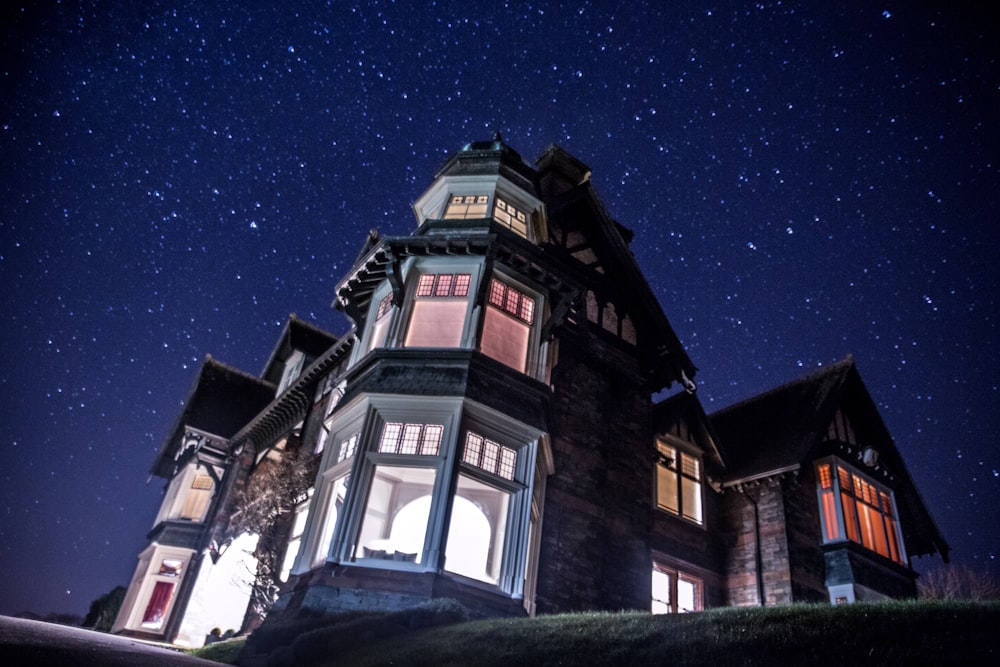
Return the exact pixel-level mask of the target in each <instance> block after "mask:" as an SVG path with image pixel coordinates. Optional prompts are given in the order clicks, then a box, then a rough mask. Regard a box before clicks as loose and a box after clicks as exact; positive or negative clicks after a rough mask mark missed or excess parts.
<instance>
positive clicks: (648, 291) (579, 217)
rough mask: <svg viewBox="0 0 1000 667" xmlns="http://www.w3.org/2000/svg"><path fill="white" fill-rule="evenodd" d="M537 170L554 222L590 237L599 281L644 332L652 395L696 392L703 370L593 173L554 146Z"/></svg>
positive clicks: (642, 342)
mask: <svg viewBox="0 0 1000 667" xmlns="http://www.w3.org/2000/svg"><path fill="white" fill-rule="evenodd" d="M538 165H539V168H540V169H541V170H542V171H541V173H540V179H541V183H542V186H543V191H544V194H545V195H546V196H547V199H546V203H547V207H548V214H549V218H550V219H551V220H553V221H556V222H557V223H558V224H560V226H562V227H564V228H565V229H579V230H581V232H582V233H583V234H584V236H586V237H587V239H588V241H589V243H590V246H591V247H592V249H593V251H594V253H595V254H596V255H597V256H598V258H599V265H600V267H601V268H602V270H603V273H602V274H600V275H602V276H603V281H604V283H605V284H606V285H607V287H608V290H609V291H611V290H613V291H614V293H615V297H614V298H615V300H616V301H617V302H618V303H616V305H620V306H622V307H623V309H624V311H623V312H624V313H626V314H628V315H629V316H630V317H631V319H632V320H633V322H634V324H635V327H636V330H637V331H638V332H639V346H640V352H641V353H642V354H643V356H644V362H643V363H644V367H645V368H646V369H647V371H648V372H649V379H650V382H651V386H652V387H653V390H654V391H655V390H657V389H660V388H662V387H669V386H670V385H671V384H673V383H674V382H678V383H680V384H681V385H683V386H685V387H688V388H692V387H693V384H692V383H691V380H693V378H694V376H695V375H696V374H697V372H698V368H697V367H696V366H695V365H694V363H693V362H692V361H691V358H690V357H688V355H687V352H686V351H685V350H684V347H683V346H682V345H681V342H680V339H679V338H678V337H677V334H676V332H675V331H674V328H673V326H672V325H671V324H670V321H669V320H668V319H667V316H666V314H665V313H664V312H663V307H662V305H661V304H660V301H659V299H658V298H657V297H656V295H655V294H654V293H653V290H652V288H651V287H650V286H649V282H648V281H647V280H646V276H645V274H644V273H643V271H642V269H641V268H639V264H638V263H637V262H636V259H635V255H633V254H632V250H631V248H630V247H629V243H630V242H631V241H632V231H631V230H630V229H628V228H626V227H624V226H623V225H621V224H620V223H619V222H618V221H617V220H615V219H614V218H612V217H611V215H610V213H609V212H608V210H607V208H605V206H604V203H603V202H602V201H601V198H600V197H599V196H598V195H597V191H596V190H595V189H594V186H593V183H592V182H591V179H590V168H589V167H587V166H586V165H585V164H583V163H582V162H580V161H579V160H577V159H576V158H574V157H573V156H571V155H570V154H569V153H567V152H566V151H565V150H563V149H562V148H560V147H558V146H554V145H553V146H549V148H547V149H546V151H545V152H544V153H543V154H542V155H541V156H540V157H539V158H538ZM574 181H576V183H575V184H573V185H571V184H572V183H573V182H574ZM591 282H592V281H591Z"/></svg>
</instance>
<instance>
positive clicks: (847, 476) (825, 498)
mask: <svg viewBox="0 0 1000 667" xmlns="http://www.w3.org/2000/svg"><path fill="white" fill-rule="evenodd" d="M813 468H814V474H815V476H816V501H817V509H818V512H819V520H820V525H819V530H820V538H821V541H822V544H845V543H849V542H853V543H854V544H857V545H858V546H860V547H862V548H863V549H865V550H866V551H867V552H871V553H874V554H878V555H879V556H881V557H883V558H886V559H888V560H891V561H892V562H894V563H896V564H898V565H902V566H904V567H908V562H909V559H908V557H907V555H906V547H905V544H904V542H903V531H902V527H901V526H900V520H899V506H898V505H897V503H896V496H895V493H894V492H893V490H892V489H890V488H889V487H887V486H884V485H882V484H880V483H879V482H877V481H876V480H874V479H873V478H872V477H871V476H869V475H867V474H865V473H864V472H862V471H861V470H859V469H858V468H855V467H854V466H852V465H850V464H849V463H847V462H846V461H844V460H843V459H840V458H838V457H835V456H831V457H828V458H824V459H820V460H818V461H816V462H815V464H814V466H813ZM845 480H850V484H849V487H850V488H848V489H846V490H845V489H844V485H845ZM864 485H867V487H870V491H868V490H867V489H865V486H864ZM859 493H860V494H861V496H862V497H859V496H858V494H859ZM869 493H870V494H871V497H873V498H875V499H876V500H877V502H878V506H874V505H872V504H871V503H870V502H868V501H867V500H866V499H865V498H864V497H863V496H864V495H868V494H869ZM845 500H847V501H850V504H851V507H850V509H851V511H850V512H849V511H847V510H846V509H845V507H844V505H845ZM859 505H863V506H864V507H865V508H868V509H869V510H872V511H874V513H875V514H876V515H877V517H878V525H879V526H881V527H882V540H883V544H884V545H885V552H884V553H883V552H882V551H880V550H879V548H878V547H879V546H880V544H879V541H878V536H877V535H874V534H870V535H869V536H870V538H871V539H872V541H873V544H871V545H870V544H868V543H867V541H868V540H866V535H864V534H862V529H863V524H865V523H867V524H868V526H869V528H871V529H874V528H875V526H874V525H873V524H872V520H871V518H870V517H869V518H868V520H867V521H865V520H864V519H863V518H862V513H861V510H860V509H859ZM883 506H888V509H889V514H887V513H886V511H885V510H884V509H882V507H883ZM830 511H833V512H834V513H835V517H830V515H829V512H830ZM886 517H888V521H887V519H886ZM832 518H835V520H831V519H832ZM890 526H891V527H890Z"/></svg>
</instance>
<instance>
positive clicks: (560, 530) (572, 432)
mask: <svg viewBox="0 0 1000 667" xmlns="http://www.w3.org/2000/svg"><path fill="white" fill-rule="evenodd" d="M584 335H586V334H584ZM581 343H582V344H581ZM611 345H613V343H611V342H606V341H602V340H599V339H598V338H597V337H596V336H592V337H590V338H589V340H587V341H574V342H573V343H572V344H566V345H562V346H561V358H560V362H559V365H558V366H557V367H556V368H555V369H553V375H552V381H553V387H554V393H553V399H552V400H553V403H552V415H553V428H552V446H553V456H554V460H555V473H554V474H553V475H552V476H551V477H550V478H549V480H548V485H547V488H546V498H545V509H544V512H545V514H544V524H543V533H542V537H541V550H540V555H539V569H538V586H537V595H536V602H537V610H538V613H557V612H561V611H570V610H580V609H609V610H617V609H646V608H648V606H649V568H650V545H649V532H650V499H651V493H652V483H653V479H652V474H653V467H652V464H651V461H652V457H651V451H652V450H651V447H652V434H651V432H650V425H649V414H650V401H649V397H648V393H644V392H643V391H642V390H641V387H640V381H639V378H640V377H641V376H640V375H639V373H638V372H636V371H637V368H636V367H635V361H634V359H633V360H631V362H630V364H631V367H630V366H629V365H624V366H623V365H622V364H621V363H620V362H621V359H622V358H623V355H622V354H621V352H620V350H618V349H616V350H611V349H604V346H611ZM615 357H617V359H616V361H617V362H618V363H616V364H615V367H614V368H612V367H609V365H608V364H607V363H606V361H605V360H607V359H610V358H615ZM626 359H627V358H626ZM623 371H624V372H623Z"/></svg>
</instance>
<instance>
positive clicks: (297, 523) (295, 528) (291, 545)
mask: <svg viewBox="0 0 1000 667" xmlns="http://www.w3.org/2000/svg"><path fill="white" fill-rule="evenodd" d="M308 517H309V498H306V499H305V500H304V501H302V502H301V503H299V504H298V505H297V506H296V507H295V516H294V518H293V519H292V529H291V531H290V532H289V534H288V546H286V547H285V557H284V559H283V560H282V561H281V574H280V575H279V578H280V579H281V581H288V575H289V574H290V573H291V571H292V566H293V565H294V564H295V559H296V557H298V555H299V548H300V547H301V546H302V533H303V531H304V530H305V528H306V519H307V518H308Z"/></svg>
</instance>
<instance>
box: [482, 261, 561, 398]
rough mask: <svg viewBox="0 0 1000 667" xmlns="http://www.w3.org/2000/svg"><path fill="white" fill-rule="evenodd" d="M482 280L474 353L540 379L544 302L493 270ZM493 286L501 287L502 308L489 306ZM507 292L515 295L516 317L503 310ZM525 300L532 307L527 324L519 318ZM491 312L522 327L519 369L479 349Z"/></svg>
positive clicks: (523, 318) (543, 356)
mask: <svg viewBox="0 0 1000 667" xmlns="http://www.w3.org/2000/svg"><path fill="white" fill-rule="evenodd" d="M483 280H484V281H486V284H485V285H484V288H483V290H482V291H483V294H484V298H483V304H482V314H481V316H480V317H479V323H478V324H479V326H478V327H477V334H476V338H477V349H478V350H479V351H480V352H482V353H483V354H485V355H486V356H488V357H489V358H490V359H493V360H495V361H497V362H498V363H501V364H503V365H505V366H507V367H508V368H512V369H514V370H516V371H517V372H519V373H523V374H525V375H527V376H529V377H532V378H536V379H538V378H540V377H541V373H542V368H541V367H542V366H543V365H544V364H543V363H542V362H543V361H544V359H545V354H544V351H543V349H542V347H543V346H542V341H541V329H542V327H541V323H542V322H543V321H544V317H545V299H544V297H543V294H542V293H540V292H539V291H537V290H535V289H532V288H531V287H529V286H527V285H525V284H524V283H523V282H521V281H519V280H517V279H516V278H514V277H513V276H511V275H509V274H507V273H504V272H503V271H500V270H496V269H495V270H493V271H492V272H491V273H489V274H488V275H486V276H484V277H483ZM494 282H496V283H498V284H499V285H501V286H502V289H503V290H504V291H503V298H504V301H505V303H504V305H503V306H500V305H497V304H494V303H493V298H492V297H493V295H494ZM511 291H513V292H514V293H515V294H517V295H518V297H517V299H518V302H519V305H518V308H517V310H518V312H517V313H512V312H511V311H510V310H508V309H507V308H506V307H505V306H506V302H507V300H508V295H509V292H511ZM525 300H527V301H529V302H530V303H531V304H532V305H531V307H530V310H531V312H530V318H531V319H530V321H528V320H526V319H525V317H524V314H523V310H524V307H523V303H524V301H525ZM491 312H492V313H495V315H494V317H501V318H510V319H511V320H513V321H514V324H515V325H518V326H523V327H525V328H526V329H527V341H526V349H525V350H524V359H523V360H522V364H521V367H520V368H518V367H516V366H512V365H510V364H509V363H507V362H506V361H504V360H503V359H500V358H499V357H498V356H494V355H493V354H491V353H490V352H489V351H487V350H484V349H483V343H484V340H485V339H486V338H487V335H488V326H487V325H488V321H489V318H490V313H491Z"/></svg>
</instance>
